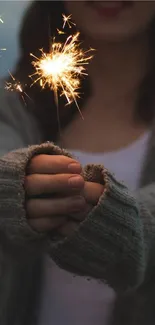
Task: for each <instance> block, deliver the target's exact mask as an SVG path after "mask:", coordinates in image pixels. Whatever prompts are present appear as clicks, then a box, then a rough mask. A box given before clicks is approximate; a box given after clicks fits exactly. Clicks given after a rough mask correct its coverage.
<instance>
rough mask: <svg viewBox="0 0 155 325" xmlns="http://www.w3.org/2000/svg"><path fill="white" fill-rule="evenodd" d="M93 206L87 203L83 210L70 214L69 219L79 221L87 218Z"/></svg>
mask: <svg viewBox="0 0 155 325" xmlns="http://www.w3.org/2000/svg"><path fill="white" fill-rule="evenodd" d="M92 208H93V206H92V205H89V204H86V206H85V208H84V209H83V210H82V211H80V212H76V213H73V214H70V215H68V217H69V220H71V221H79V222H81V221H83V220H85V218H86V217H87V215H88V213H89V212H90V211H91V210H92Z"/></svg>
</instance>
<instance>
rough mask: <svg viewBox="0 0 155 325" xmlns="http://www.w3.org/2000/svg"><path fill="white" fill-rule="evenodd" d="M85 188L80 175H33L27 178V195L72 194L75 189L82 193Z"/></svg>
mask: <svg viewBox="0 0 155 325" xmlns="http://www.w3.org/2000/svg"><path fill="white" fill-rule="evenodd" d="M83 188H84V179H83V177H82V176H80V175H75V176H74V175H73V174H56V175H42V174H40V175H39V174H31V175H28V176H27V177H26V178H25V190H26V193H27V195H29V196H30V195H35V196H36V195H41V194H43V193H51V194H52V193H55V194H56V193H61V194H63V193H64V194H65V193H71V192H72V191H73V190H74V189H75V191H74V192H76V190H79V191H81V190H82V189H83Z"/></svg>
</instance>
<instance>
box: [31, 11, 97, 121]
mask: <svg viewBox="0 0 155 325" xmlns="http://www.w3.org/2000/svg"><path fill="white" fill-rule="evenodd" d="M70 18H71V16H68V17H66V16H64V15H63V19H64V24H63V28H64V27H65V24H66V23H68V24H69V26H71V25H70V24H73V23H71V22H70ZM79 35H80V33H79V32H77V33H76V34H74V35H70V36H69V37H67V39H66V41H65V43H64V44H63V43H57V42H55V38H54V40H53V42H52V44H51V48H50V51H49V53H44V51H43V49H41V50H40V51H41V58H38V57H36V56H35V55H33V54H32V53H30V55H31V56H32V57H33V58H34V59H35V60H34V61H32V65H33V66H34V67H35V70H36V72H35V73H34V74H33V75H31V76H30V77H31V78H32V79H33V78H34V77H35V80H34V82H33V84H34V83H36V82H38V81H39V83H40V86H41V87H42V88H43V89H44V88H45V87H46V86H47V87H49V88H50V89H51V90H53V91H54V95H55V100H56V104H57V105H58V92H60V96H62V95H64V96H65V97H66V100H67V103H68V104H70V103H71V102H72V101H74V102H75V104H76V106H77V108H78V110H79V112H80V114H81V116H82V113H81V111H80V109H79V106H78V103H77V100H76V98H78V97H79V92H78V90H79V88H80V78H79V77H81V76H84V75H87V73H86V68H85V65H87V64H88V63H89V61H90V60H91V58H92V55H89V52H90V51H92V49H89V50H88V51H84V50H82V49H81V48H80V42H79ZM33 84H32V85H33ZM82 118H83V116H82Z"/></svg>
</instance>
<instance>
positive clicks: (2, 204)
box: [0, 143, 67, 245]
mask: <svg viewBox="0 0 155 325" xmlns="http://www.w3.org/2000/svg"><path fill="white" fill-rule="evenodd" d="M53 153H54V154H63V153H64V154H66V155H67V153H65V152H63V151H62V150H61V149H59V148H58V147H56V146H54V145H53V144H52V143H46V144H42V145H40V146H39V145H34V146H30V147H29V148H27V149H20V150H16V151H13V152H10V153H8V154H7V155H5V156H3V157H2V158H0V232H2V233H3V235H4V236H5V237H6V238H7V240H8V241H12V243H15V244H17V245H33V244H36V243H37V242H38V241H40V240H42V239H43V240H44V239H45V238H46V236H45V234H41V233H38V232H36V231H34V230H32V228H31V227H30V226H29V225H28V222H27V218H26V210H25V190H24V178H25V172H26V168H27V165H28V163H29V161H30V160H31V159H32V157H33V156H35V155H37V154H53Z"/></svg>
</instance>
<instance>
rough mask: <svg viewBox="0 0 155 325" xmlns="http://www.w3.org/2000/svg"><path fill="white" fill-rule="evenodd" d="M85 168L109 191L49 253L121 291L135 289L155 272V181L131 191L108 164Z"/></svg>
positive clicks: (69, 267)
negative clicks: (69, 235)
mask: <svg viewBox="0 0 155 325" xmlns="http://www.w3.org/2000/svg"><path fill="white" fill-rule="evenodd" d="M84 173H85V178H86V179H87V180H90V181H97V182H100V183H103V184H104V185H105V188H106V191H105V192H104V194H103V195H102V197H101V198H100V200H99V202H98V204H97V206H95V207H94V209H92V211H91V212H90V214H89V215H88V216H87V218H86V219H85V220H84V221H83V222H82V223H81V224H80V226H79V228H78V230H77V231H75V233H74V235H73V236H72V237H71V238H66V240H65V241H64V242H63V243H58V245H55V246H54V245H53V246H52V247H51V249H50V254H51V256H52V258H53V259H54V260H55V261H56V263H57V264H58V265H59V266H60V267H62V268H64V269H67V270H68V271H70V272H72V273H74V274H78V275H83V276H85V277H88V278H96V279H98V280H99V281H102V282H104V283H107V284H109V285H110V286H111V287H112V288H113V289H114V290H115V291H116V292H118V293H122V292H126V291H128V290H129V291H130V290H136V289H138V288H139V287H140V286H141V285H142V284H144V283H145V282H147V281H149V279H150V276H151V274H152V272H155V254H154V252H155V184H152V185H150V186H148V187H146V188H144V189H141V191H139V192H137V193H136V195H132V194H131V193H130V191H129V190H128V189H127V187H125V186H124V184H122V183H119V182H118V181H117V180H116V179H115V177H114V176H113V175H111V174H110V173H109V172H108V171H107V170H106V169H104V167H101V166H87V167H86V169H85V172H84ZM153 270H154V271H153Z"/></svg>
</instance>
